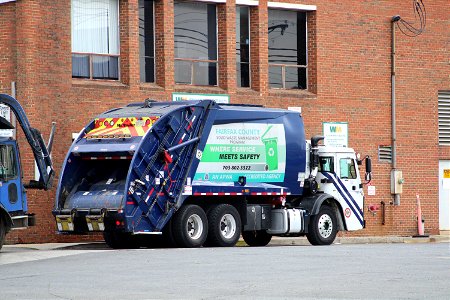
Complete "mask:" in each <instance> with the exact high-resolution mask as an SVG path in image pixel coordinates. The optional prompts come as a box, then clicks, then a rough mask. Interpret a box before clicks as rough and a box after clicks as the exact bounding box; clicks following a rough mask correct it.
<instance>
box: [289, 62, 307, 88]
mask: <svg viewBox="0 0 450 300" xmlns="http://www.w3.org/2000/svg"><path fill="white" fill-rule="evenodd" d="M285 78H286V84H285V88H286V89H301V90H304V89H306V69H305V68H297V67H286V77H285Z"/></svg>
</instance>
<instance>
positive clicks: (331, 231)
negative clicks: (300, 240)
mask: <svg viewBox="0 0 450 300" xmlns="http://www.w3.org/2000/svg"><path fill="white" fill-rule="evenodd" d="M336 234H337V220H336V215H335V213H334V211H333V209H332V208H331V207H329V206H325V205H322V206H321V207H320V210H319V213H318V214H317V215H315V216H312V217H311V220H310V222H309V226H308V233H307V234H306V237H307V238H308V241H309V242H310V243H311V245H315V246H320V245H331V244H332V243H333V242H334V239H335V238H336Z"/></svg>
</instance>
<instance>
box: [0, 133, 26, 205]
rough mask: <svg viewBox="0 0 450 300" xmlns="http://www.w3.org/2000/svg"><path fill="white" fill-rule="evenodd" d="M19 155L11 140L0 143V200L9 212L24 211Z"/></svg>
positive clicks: (24, 203)
mask: <svg viewBox="0 0 450 300" xmlns="http://www.w3.org/2000/svg"><path fill="white" fill-rule="evenodd" d="M24 193H25V191H24V188H23V186H22V181H21V176H20V168H19V157H18V154H17V148H16V146H15V143H14V142H13V141H8V142H7V143H2V144H0V201H1V203H2V205H3V206H4V207H5V208H6V210H7V211H9V212H14V211H26V210H27V207H26V202H25V198H24V196H25V195H24Z"/></svg>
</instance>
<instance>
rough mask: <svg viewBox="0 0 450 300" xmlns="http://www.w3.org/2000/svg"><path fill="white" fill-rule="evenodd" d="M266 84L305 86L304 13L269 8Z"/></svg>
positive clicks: (305, 40)
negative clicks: (267, 78)
mask: <svg viewBox="0 0 450 300" xmlns="http://www.w3.org/2000/svg"><path fill="white" fill-rule="evenodd" d="M268 25H269V28H268V34H269V36H268V37H269V41H268V42H269V85H270V87H271V88H279V89H307V73H308V72H307V71H308V65H307V39H306V12H301V11H288V10H277V9H269V24H268Z"/></svg>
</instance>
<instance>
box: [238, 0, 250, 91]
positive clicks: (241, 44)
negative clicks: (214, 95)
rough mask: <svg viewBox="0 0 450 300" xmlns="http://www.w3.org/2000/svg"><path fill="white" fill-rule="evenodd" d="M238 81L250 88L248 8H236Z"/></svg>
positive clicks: (242, 85)
mask: <svg viewBox="0 0 450 300" xmlns="http://www.w3.org/2000/svg"><path fill="white" fill-rule="evenodd" d="M236 71H237V74H236V80H237V85H238V86H240V87H249V86H250V23H249V8H248V6H236Z"/></svg>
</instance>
